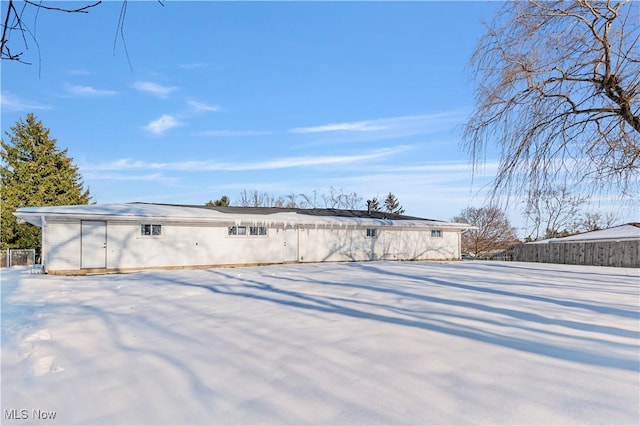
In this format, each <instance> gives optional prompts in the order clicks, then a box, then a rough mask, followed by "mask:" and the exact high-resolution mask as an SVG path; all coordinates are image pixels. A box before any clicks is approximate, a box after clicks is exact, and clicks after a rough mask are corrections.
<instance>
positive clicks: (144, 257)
mask: <svg viewBox="0 0 640 426" xmlns="http://www.w3.org/2000/svg"><path fill="white" fill-rule="evenodd" d="M162 225H163V229H162V237H160V238H149V237H141V236H140V223H139V222H135V223H133V222H109V226H108V232H107V250H108V251H107V268H113V269H118V268H139V267H165V266H166V267H170V266H198V265H228V264H244V263H278V262H281V261H282V230H278V229H274V228H269V230H268V235H267V236H229V235H228V227H227V226H221V225H215V226H214V225H204V224H195V223H193V224H188V223H186V224H185V223H172V222H164V223H163V224H162Z"/></svg>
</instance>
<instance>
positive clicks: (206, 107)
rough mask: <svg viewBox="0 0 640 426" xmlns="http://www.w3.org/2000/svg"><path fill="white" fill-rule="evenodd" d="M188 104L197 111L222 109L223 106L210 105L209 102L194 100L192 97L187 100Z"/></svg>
mask: <svg viewBox="0 0 640 426" xmlns="http://www.w3.org/2000/svg"><path fill="white" fill-rule="evenodd" d="M187 105H189V107H190V108H191V109H192V110H194V111H196V112H216V111H222V107H220V106H219V105H209V104H207V103H204V102H199V101H194V100H192V99H191V100H188V101H187Z"/></svg>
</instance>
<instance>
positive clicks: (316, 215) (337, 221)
mask: <svg viewBox="0 0 640 426" xmlns="http://www.w3.org/2000/svg"><path fill="white" fill-rule="evenodd" d="M15 215H16V216H17V217H19V218H21V219H22V220H24V221H26V222H28V223H31V224H33V225H36V226H42V217H45V218H52V217H55V218H64V217H67V218H78V219H84V220H107V219H112V220H113V219H130V220H142V219H145V220H174V221H179V220H188V221H198V222H244V223H251V222H257V223H269V224H291V225H303V224H304V225H364V226H405V227H434V226H437V227H447V228H458V229H467V228H471V226H470V225H467V224H464V223H452V222H443V221H438V220H433V219H423V218H418V217H412V216H403V215H392V214H385V213H381V212H371V213H369V212H367V211H366V210H365V211H362V210H340V209H293V208H277V207H208V206H194V205H174V204H151V203H125V204H90V205H75V206H47V207H22V208H19V209H18V210H17V211H16V212H15Z"/></svg>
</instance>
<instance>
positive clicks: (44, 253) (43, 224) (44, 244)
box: [40, 216, 47, 274]
mask: <svg viewBox="0 0 640 426" xmlns="http://www.w3.org/2000/svg"><path fill="white" fill-rule="evenodd" d="M40 222H41V226H40V230H41V231H42V243H41V248H40V264H41V265H42V272H43V273H45V274H46V273H47V266H46V265H47V262H46V258H47V219H46V217H45V216H40Z"/></svg>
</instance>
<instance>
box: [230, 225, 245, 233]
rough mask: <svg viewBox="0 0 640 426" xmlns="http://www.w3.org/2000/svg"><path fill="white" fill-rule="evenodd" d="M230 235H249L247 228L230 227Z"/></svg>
mask: <svg viewBox="0 0 640 426" xmlns="http://www.w3.org/2000/svg"><path fill="white" fill-rule="evenodd" d="M229 235H247V227H246V226H230V227H229Z"/></svg>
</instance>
